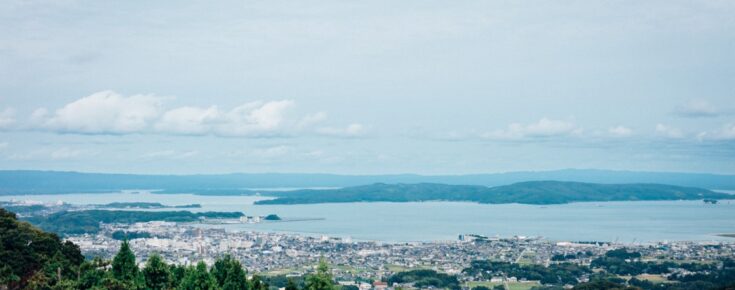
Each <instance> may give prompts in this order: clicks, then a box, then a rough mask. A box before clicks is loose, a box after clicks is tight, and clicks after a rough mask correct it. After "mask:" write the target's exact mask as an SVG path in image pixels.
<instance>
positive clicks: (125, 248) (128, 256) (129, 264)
mask: <svg viewBox="0 0 735 290" xmlns="http://www.w3.org/2000/svg"><path fill="white" fill-rule="evenodd" d="M112 276H113V277H114V278H115V279H117V280H120V281H135V280H136V279H137V278H138V265H137V264H136V263H135V254H133V251H132V250H130V244H128V241H123V242H122V245H120V251H118V252H117V255H115V258H114V259H112Z"/></svg>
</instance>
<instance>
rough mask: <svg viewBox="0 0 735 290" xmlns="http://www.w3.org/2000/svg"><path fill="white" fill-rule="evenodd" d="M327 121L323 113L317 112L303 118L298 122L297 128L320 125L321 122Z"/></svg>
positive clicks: (325, 114)
mask: <svg viewBox="0 0 735 290" xmlns="http://www.w3.org/2000/svg"><path fill="white" fill-rule="evenodd" d="M326 119H327V113H325V112H317V113H314V114H309V115H306V116H305V117H304V118H302V119H301V121H299V124H298V125H297V127H298V128H308V127H311V126H313V125H314V124H318V123H321V122H322V121H324V120H326Z"/></svg>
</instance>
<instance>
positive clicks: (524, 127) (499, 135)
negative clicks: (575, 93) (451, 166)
mask: <svg viewBox="0 0 735 290" xmlns="http://www.w3.org/2000/svg"><path fill="white" fill-rule="evenodd" d="M581 132H582V129H581V128H579V127H578V126H577V125H576V124H574V123H573V122H568V121H562V120H553V119H548V118H542V119H541V120H539V121H538V122H535V123H531V124H520V123H513V124H510V125H508V128H506V129H504V130H496V131H492V132H488V133H484V134H482V137H484V138H486V139H492V140H521V139H527V138H531V139H533V138H549V137H557V136H571V135H578V134H580V133H581Z"/></svg>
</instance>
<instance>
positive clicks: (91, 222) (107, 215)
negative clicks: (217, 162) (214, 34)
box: [26, 210, 243, 235]
mask: <svg viewBox="0 0 735 290" xmlns="http://www.w3.org/2000/svg"><path fill="white" fill-rule="evenodd" d="M242 215H243V214H242V213H241V212H198V213H192V212H189V211H159V212H150V211H112V210H82V211H62V212H57V213H54V214H50V215H48V216H34V217H29V218H27V219H26V220H27V221H29V222H31V223H33V224H34V225H36V226H38V227H40V228H42V229H44V230H46V231H50V232H55V233H58V234H67V235H72V234H85V233H97V232H98V231H99V229H100V225H99V223H100V222H103V223H107V224H109V223H137V222H149V221H170V222H193V221H197V220H199V219H202V218H239V217H241V216H242Z"/></svg>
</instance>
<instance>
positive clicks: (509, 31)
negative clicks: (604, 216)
mask: <svg viewBox="0 0 735 290" xmlns="http://www.w3.org/2000/svg"><path fill="white" fill-rule="evenodd" d="M733 15H735V2H733V1H560V2H554V1H459V2H457V1H453V2H446V1H369V2H357V1H309V2H306V1H216V3H212V1H199V2H197V1H191V2H188V3H182V1H156V2H150V1H72V0H62V1H8V2H6V3H5V4H4V5H2V6H0V169H52V170H80V171H95V172H133V173H221V172H333V173H347V174H362V173H423V174H464V173H481V172H503V171H516V170H550V169H560V168H600V169H621V170H651V171H685V172H712V173H735V53H733V51H735V17H733Z"/></svg>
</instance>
